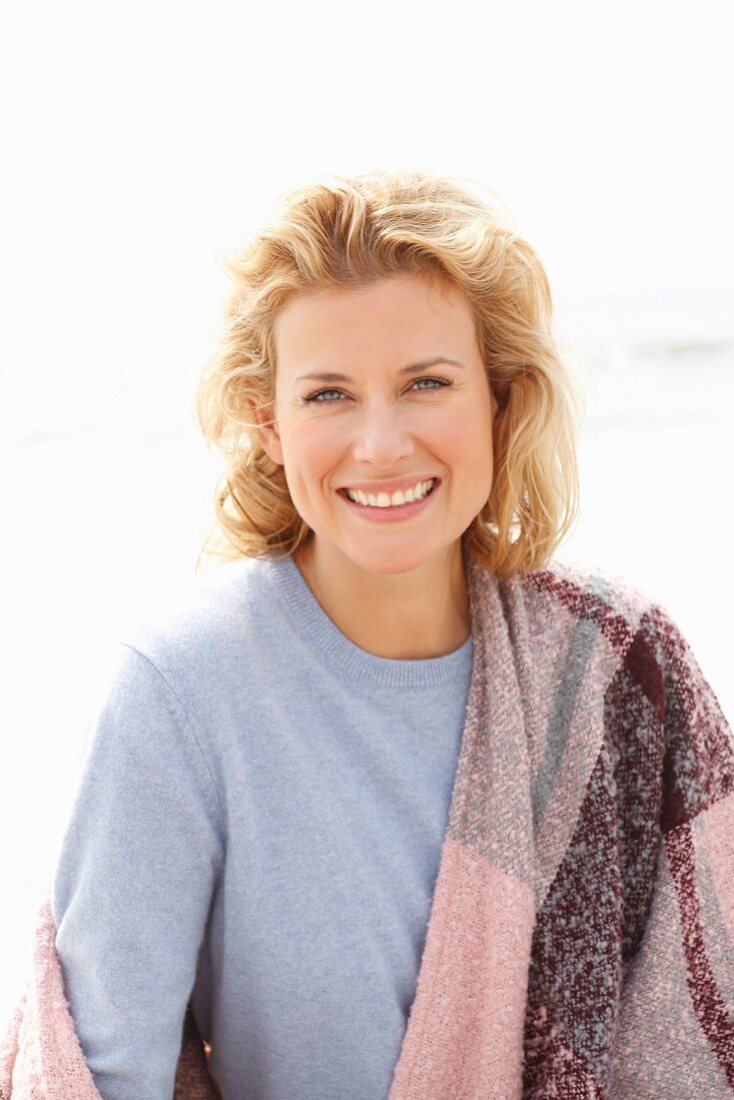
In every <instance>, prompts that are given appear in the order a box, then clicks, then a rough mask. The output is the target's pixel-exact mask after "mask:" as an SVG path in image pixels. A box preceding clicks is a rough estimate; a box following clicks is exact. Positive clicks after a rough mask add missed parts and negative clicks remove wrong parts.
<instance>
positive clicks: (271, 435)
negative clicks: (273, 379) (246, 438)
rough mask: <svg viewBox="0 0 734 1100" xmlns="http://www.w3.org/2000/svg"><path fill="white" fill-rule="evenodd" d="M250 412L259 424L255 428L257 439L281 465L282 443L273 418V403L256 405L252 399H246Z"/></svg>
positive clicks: (266, 451)
mask: <svg viewBox="0 0 734 1100" xmlns="http://www.w3.org/2000/svg"><path fill="white" fill-rule="evenodd" d="M248 405H249V406H250V414H251V416H252V418H253V419H254V420H255V422H256V423H257V424H259V425H260V426H259V427H258V428H256V429H255V435H256V437H257V441H258V443H259V444H260V446H261V447H262V449H263V450H264V451H265V454H266V455H267V456H268V458H269V459H271V461H272V462H275V463H277V465H278V466H283V465H284V464H285V463H284V461H283V445H282V443H281V442H280V433H279V432H278V425H277V422H276V420H275V410H274V405H267V406H266V407H264V408H263V407H262V406H260V407H258V406H256V405H255V403H254V402H253V401H248Z"/></svg>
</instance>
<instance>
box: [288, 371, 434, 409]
mask: <svg viewBox="0 0 734 1100" xmlns="http://www.w3.org/2000/svg"><path fill="white" fill-rule="evenodd" d="M419 382H431V383H434V384H433V385H431V386H430V387H421V388H420V389H419V390H418V392H419V393H420V392H422V391H425V392H427V393H431V392H432V391H433V390H438V389H442V388H443V387H444V386H453V382H450V381H449V380H448V379H447V378H427V377H425V378H416V380H415V382H414V383H413V386H411V389H412V388H413V387H417V386H418V383H419ZM341 393H342V390H334V389H332V390H317V391H316V392H315V393H310V394H309V395H308V397H304V399H303V400H304V401H307V402H309V403H311V404H315V405H334V404H337V401H332V400H331V399H330V397H329V394H337V395H339V394H341Z"/></svg>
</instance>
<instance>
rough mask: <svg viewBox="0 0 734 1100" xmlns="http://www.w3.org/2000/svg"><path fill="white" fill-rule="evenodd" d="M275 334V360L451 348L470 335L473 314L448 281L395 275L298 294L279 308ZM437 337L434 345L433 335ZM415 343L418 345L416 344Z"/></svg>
mask: <svg viewBox="0 0 734 1100" xmlns="http://www.w3.org/2000/svg"><path fill="white" fill-rule="evenodd" d="M274 340H275V347H276V352H277V358H278V364H279V365H282V366H283V367H285V368H287V366H288V364H289V363H290V362H291V361H297V362H298V363H299V364H300V363H303V362H304V360H305V359H310V358H311V356H312V355H317V356H319V357H320V361H323V359H324V357H326V356H333V355H335V354H336V356H337V357H341V356H343V355H344V354H348V355H349V356H350V357H356V358H357V359H359V357H360V355H362V354H364V353H369V354H370V357H373V356H374V355H375V354H378V355H379V354H380V352H382V351H384V352H385V353H386V354H396V355H400V354H411V355H412V354H416V353H418V354H422V353H423V352H426V353H433V354H435V353H436V351H437V350H438V351H443V352H444V353H446V354H448V345H447V341H448V342H449V343H451V345H452V350H454V351H457V350H458V346H459V345H462V346H463V347H464V348H465V349H466V348H467V345H470V344H472V342H473V341H474V317H473V314H472V310H471V306H470V305H469V303H468V301H467V300H466V298H465V297H464V295H463V294H462V293H461V292H460V291H459V290H458V289H457V288H456V287H454V286H452V285H451V284H449V283H447V282H444V281H440V282H439V281H438V280H434V279H432V280H429V279H427V278H425V277H422V276H417V275H396V276H391V277H390V278H385V279H380V280H379V281H377V282H375V283H371V284H369V285H368V286H366V287H349V288H342V287H339V288H329V289H327V290H320V291H317V292H316V293H309V294H305V295H299V296H298V297H296V298H294V299H292V300H291V301H290V302H288V304H287V305H286V306H284V307H283V309H282V310H281V311H280V313H279V315H278V317H277V319H276V323H275V327H274ZM436 340H440V341H441V345H442V346H441V348H438V349H437V348H436V346H435V341H436ZM419 345H420V346H419Z"/></svg>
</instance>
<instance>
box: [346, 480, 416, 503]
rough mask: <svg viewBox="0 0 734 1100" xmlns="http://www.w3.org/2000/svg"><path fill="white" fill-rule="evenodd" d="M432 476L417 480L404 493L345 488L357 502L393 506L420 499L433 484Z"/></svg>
mask: <svg viewBox="0 0 734 1100" xmlns="http://www.w3.org/2000/svg"><path fill="white" fill-rule="evenodd" d="M434 480H435V479H434V478H430V479H429V480H428V481H419V482H418V483H417V485H414V486H413V487H412V488H411V489H408V490H406V492H405V493H401V492H398V493H393V494H392V495H390V494H389V493H377V494H376V495H375V494H374V493H364V492H362V490H361V489H347V496H348V497H349V499H350V500H353V501H355V502H356V503H357V504H369V505H371V506H372V507H373V508H394V507H396V506H397V505H399V504H408V503H410V502H411V501H416V500H422V499H423V497H424V496H425V495H426V494H427V493H428V491H429V489H430V488H431V486H432V485H433V482H434Z"/></svg>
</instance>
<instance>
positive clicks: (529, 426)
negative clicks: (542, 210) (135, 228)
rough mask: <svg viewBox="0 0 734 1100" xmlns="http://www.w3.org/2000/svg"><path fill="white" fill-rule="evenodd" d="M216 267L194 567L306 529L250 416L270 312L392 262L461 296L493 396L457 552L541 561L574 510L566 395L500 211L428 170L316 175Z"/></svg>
mask: <svg viewBox="0 0 734 1100" xmlns="http://www.w3.org/2000/svg"><path fill="white" fill-rule="evenodd" d="M224 265H225V268H226V270H227V271H228V273H229V276H230V277H231V280H232V288H231V292H230V295H229V298H228V300H227V303H226V306H225V312H224V319H223V320H224V323H223V329H222V331H221V335H220V337H219V340H218V343H217V345H216V347H215V350H214V352H213V354H212V356H211V358H210V359H209V361H208V362H207V364H206V366H205V368H204V371H203V373H202V376H201V380H200V383H199V387H198V390H197V394H196V402H195V416H196V419H197V421H198V424H199V427H200V428H201V430H202V432H203V434H204V436H205V438H206V440H207V441H208V443H209V444H210V445H212V444H213V445H215V446H216V447H218V448H219V450H220V451H221V452H222V453H223V455H224V457H225V460H226V468H225V473H224V475H223V477H222V479H221V482H220V483H219V485H218V486H217V491H216V494H215V500H214V507H215V514H216V522H215V525H214V528H213V529H212V531H211V532H210V534H209V536H208V538H207V540H206V541H205V543H204V546H203V547H202V551H201V554H200V556H199V562H198V566H200V565H201V563H202V558H203V557H204V556H205V555H206V556H209V557H210V558H215V559H217V560H226V559H231V558H238V557H242V556H247V557H282V556H286V555H288V554H292V553H293V551H294V550H295V549H296V548H297V547H298V546H299V545H300V544H301V543H302V542H303V541H304V540H305V539H306V538H307V537H308V535H309V533H310V528H309V527H308V525H307V524H306V523H305V521H304V520H303V519H302V518H301V516H300V515H299V514H298V512H297V511H296V509H295V507H294V505H293V502H292V500H291V497H290V494H289V491H288V486H287V483H286V479H285V474H284V470H283V467H282V466H280V465H278V464H277V463H275V462H273V461H272V460H271V459H270V458H269V457H268V455H267V454H266V452H265V451H264V449H263V448H262V446H261V445H260V443H259V441H258V436H257V428H258V424H257V423H256V421H255V419H254V417H253V416H252V412H253V407H256V408H259V409H272V408H273V407H274V400H275V346H274V337H273V329H274V324H275V320H276V318H277V316H278V313H279V311H280V310H282V309H283V307H284V306H285V305H286V304H287V303H288V302H290V301H291V300H292V299H293V298H295V297H296V296H298V295H301V294H305V293H309V292H313V291H317V290H322V289H326V288H336V287H363V286H366V285H369V284H370V283H374V282H375V281H376V280H378V279H383V278H385V277H389V276H391V275H397V274H404V273H410V274H415V275H423V276H426V277H428V278H431V279H435V278H439V279H441V280H443V281H444V282H448V283H449V284H451V285H452V286H454V287H456V288H457V289H458V290H459V291H461V292H462V293H463V294H464V296H465V298H466V299H468V301H469V303H470V305H471V307H472V310H473V313H474V318H475V324H476V332H477V340H478V344H479V348H480V352H481V355H482V361H483V362H484V364H485V365H486V370H487V374H488V378H489V383H490V385H491V387H492V390H493V392H494V394H495V397H496V399H497V402H498V405H499V413H498V416H497V420H496V421H495V432H494V457H495V473H494V481H493V484H492V489H491V492H490V496H489V499H488V500H487V502H486V504H485V505H484V507H483V508H482V510H481V512H480V513H479V515H477V516H476V517H475V519H474V520H473V521H472V523H471V525H470V526H469V527H468V528H467V530H466V531H465V532H464V535H463V541H464V544H465V546H466V549H467V551H468V552H469V553H470V554H471V555H472V556H473V557H474V558H476V559H477V560H479V561H481V562H482V563H484V564H485V565H487V566H489V567H490V568H491V569H493V570H494V571H495V572H496V573H497V574H498V575H499V576H501V577H509V576H511V575H512V574H513V573H515V572H519V571H529V570H533V569H538V568H542V567H543V566H544V565H545V564H546V563H547V562H548V560H549V558H550V557H551V555H552V553H553V551H554V550H555V548H556V547H557V546H558V544H559V543H560V542H561V540H562V539H563V538H564V537H565V536H566V534H567V533H568V532H569V530H570V529H571V527H572V526H573V524H574V522H575V520H576V515H577V511H578V473H577V463H576V434H577V425H578V412H579V401H578V396H579V394H578V391H577V389H576V386H575V383H574V382H573V380H572V377H571V375H570V374H569V373H568V371H567V369H566V367H565V365H564V363H563V361H562V359H561V357H560V355H559V352H558V349H557V347H556V344H555V341H554V339H553V337H552V334H551V314H552V301H551V292H550V287H549V284H548V279H547V276H546V273H545V271H544V269H543V267H542V265H541V263H540V260H539V259H538V256H537V254H536V253H535V251H534V250H533V249H532V248H531V247H530V245H529V244H527V243H526V242H525V241H524V240H522V238H520V237H519V236H518V235H517V234H516V233H515V232H514V230H513V228H512V227H511V225H510V224H509V220H508V217H507V215H501V214H500V213H498V211H497V210H496V209H495V208H494V207H493V206H491V205H489V204H488V203H487V202H486V200H485V199H484V198H483V197H480V196H479V195H478V194H474V193H473V192H472V191H471V190H469V189H467V188H466V187H465V186H463V185H462V184H461V183H460V182H458V181H456V180H455V179H452V178H447V177H444V176H439V175H436V174H434V173H431V172H427V171H417V170H414V171H374V172H370V173H368V174H366V175H361V176H357V177H354V178H347V177H344V176H336V177H329V178H328V179H324V180H321V181H317V182H315V183H313V184H310V185H308V186H306V187H302V188H299V189H296V190H294V191H291V192H289V193H288V194H286V195H285V196H284V197H283V198H282V199H281V200H280V202H279V203H278V204H277V205H276V207H275V209H274V210H273V212H272V213H271V216H270V217H269V220H267V221H266V223H265V224H264V225H263V226H262V227H261V228H260V230H259V231H258V232H257V234H256V235H255V237H254V239H252V240H251V241H250V242H249V243H248V244H247V245H246V247H245V248H244V249H243V250H242V251H241V252H239V253H238V254H236V255H234V256H233V257H231V258H229V259H227V260H225V261H224Z"/></svg>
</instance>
